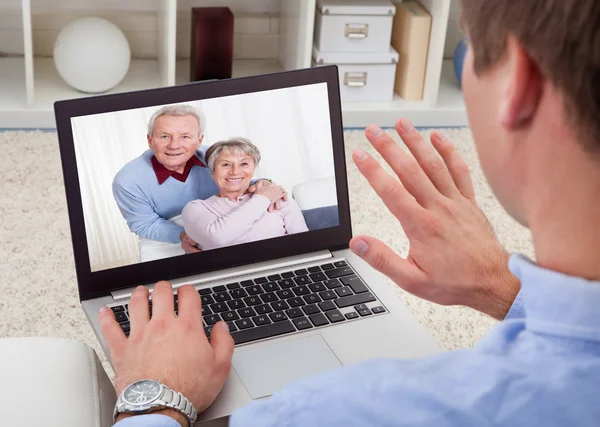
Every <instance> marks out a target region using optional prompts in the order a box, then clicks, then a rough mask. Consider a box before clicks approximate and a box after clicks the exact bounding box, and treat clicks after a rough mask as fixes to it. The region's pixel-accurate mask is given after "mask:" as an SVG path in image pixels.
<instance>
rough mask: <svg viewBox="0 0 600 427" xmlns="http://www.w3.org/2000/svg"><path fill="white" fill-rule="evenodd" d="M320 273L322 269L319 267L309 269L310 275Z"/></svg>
mask: <svg viewBox="0 0 600 427" xmlns="http://www.w3.org/2000/svg"><path fill="white" fill-rule="evenodd" d="M320 271H321V267H319V266H318V265H315V266H314V267H309V268H308V272H309V273H319V272H320Z"/></svg>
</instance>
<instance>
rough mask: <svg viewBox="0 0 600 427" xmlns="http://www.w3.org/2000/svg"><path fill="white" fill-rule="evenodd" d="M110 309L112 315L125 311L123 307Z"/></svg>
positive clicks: (118, 306)
mask: <svg viewBox="0 0 600 427" xmlns="http://www.w3.org/2000/svg"><path fill="white" fill-rule="evenodd" d="M110 309H111V310H112V311H113V313H118V312H120V311H125V307H123V306H122V305H117V306H114V307H111V308H110Z"/></svg>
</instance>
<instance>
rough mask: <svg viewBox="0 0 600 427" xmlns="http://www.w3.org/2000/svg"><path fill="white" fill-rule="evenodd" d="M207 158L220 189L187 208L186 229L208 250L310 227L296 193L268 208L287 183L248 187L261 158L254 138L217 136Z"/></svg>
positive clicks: (185, 214)
mask: <svg viewBox="0 0 600 427" xmlns="http://www.w3.org/2000/svg"><path fill="white" fill-rule="evenodd" d="M205 160H206V163H207V165H208V169H209V170H210V172H211V173H212V176H213V178H214V181H215V183H216V184H217V187H218V188H219V192H218V193H217V194H215V195H214V196H212V197H209V198H208V199H206V200H194V201H192V202H190V203H188V204H187V205H186V206H185V208H183V223H184V227H185V233H186V234H187V235H188V236H189V237H191V238H192V239H194V240H195V241H197V242H201V248H202V249H203V250H205V249H215V248H219V247H222V246H229V245H234V244H240V243H246V242H252V241H256V240H263V239H269V238H272V237H278V236H283V235H286V234H294V233H301V232H304V231H308V227H307V226H306V222H305V220H304V217H303V216H302V212H301V211H300V207H299V206H298V204H297V203H296V202H295V201H294V200H293V199H290V200H289V201H286V202H282V203H281V209H280V210H277V211H273V212H268V211H267V208H268V206H269V205H271V204H272V203H274V202H276V201H278V200H280V199H281V197H282V196H283V194H284V190H283V188H282V187H280V186H273V185H271V186H263V187H261V188H260V189H257V190H256V192H255V193H254V194H252V193H249V192H248V189H249V187H250V181H251V179H252V177H253V176H254V171H255V169H256V167H257V166H258V163H259V162H260V151H259V150H258V148H256V146H255V145H254V144H252V142H250V141H249V140H248V139H246V138H232V139H229V140H227V141H220V142H217V143H215V144H213V145H212V146H211V147H210V148H209V149H208V150H207V151H206V154H205Z"/></svg>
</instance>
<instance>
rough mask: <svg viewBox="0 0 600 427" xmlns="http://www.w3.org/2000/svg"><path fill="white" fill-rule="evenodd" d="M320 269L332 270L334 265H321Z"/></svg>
mask: <svg viewBox="0 0 600 427" xmlns="http://www.w3.org/2000/svg"><path fill="white" fill-rule="evenodd" d="M321 268H322V269H323V270H333V269H334V268H335V267H334V265H333V264H323V265H322V266H321Z"/></svg>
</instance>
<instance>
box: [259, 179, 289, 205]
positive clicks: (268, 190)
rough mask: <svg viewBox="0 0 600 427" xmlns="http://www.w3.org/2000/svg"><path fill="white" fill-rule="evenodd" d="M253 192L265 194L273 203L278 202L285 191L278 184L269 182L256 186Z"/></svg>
mask: <svg viewBox="0 0 600 427" xmlns="http://www.w3.org/2000/svg"><path fill="white" fill-rule="evenodd" d="M254 194H260V195H261V196H265V197H266V198H267V199H269V201H270V202H271V204H274V203H277V202H279V201H280V200H281V198H282V197H283V196H284V194H286V192H285V190H284V189H283V187H281V186H280V185H276V184H273V183H269V184H263V185H261V186H258V187H257V188H256V191H255V192H254Z"/></svg>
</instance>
